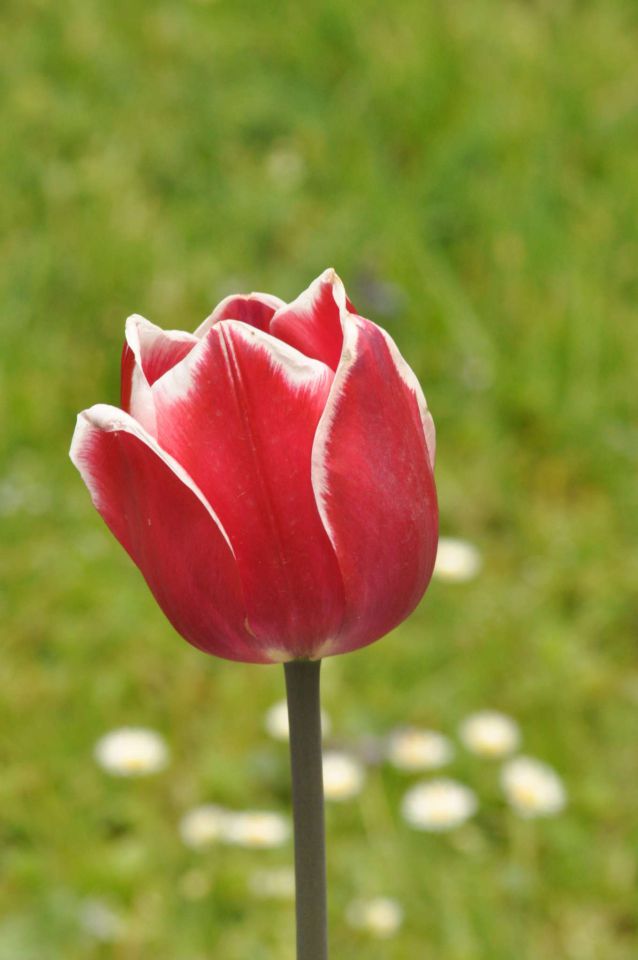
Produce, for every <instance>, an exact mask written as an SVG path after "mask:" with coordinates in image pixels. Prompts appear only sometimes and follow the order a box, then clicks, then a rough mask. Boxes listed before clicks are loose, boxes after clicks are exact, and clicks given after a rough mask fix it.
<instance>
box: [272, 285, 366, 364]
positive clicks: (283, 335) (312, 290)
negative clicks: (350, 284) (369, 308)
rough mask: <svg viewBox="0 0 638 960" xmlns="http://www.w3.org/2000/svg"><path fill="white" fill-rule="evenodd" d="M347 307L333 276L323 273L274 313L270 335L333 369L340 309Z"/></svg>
mask: <svg viewBox="0 0 638 960" xmlns="http://www.w3.org/2000/svg"><path fill="white" fill-rule="evenodd" d="M351 307H352V304H350V302H349V301H348V300H347V299H346V294H345V290H344V288H343V284H342V282H341V280H340V279H339V277H338V276H337V274H336V273H335V272H334V270H332V269H329V270H324V272H323V273H322V274H321V276H320V277H317V279H316V280H314V281H313V282H312V283H311V284H310V286H309V287H308V289H307V290H305V291H304V292H303V293H302V294H301V295H300V296H299V297H297V299H296V300H293V302H292V303H289V304H287V305H286V306H283V307H281V309H280V310H278V311H277V313H276V314H275V315H274V317H273V318H272V320H271V322H270V332H271V333H272V334H273V336H275V337H279V339H280V340H283V341H284V342H285V343H289V344H290V345H291V346H293V347H296V348H297V350H300V351H301V353H305V354H306V356H307V357H314V358H315V359H316V360H322V361H323V362H324V363H326V364H327V365H328V366H329V367H330V368H331V369H332V370H336V369H337V365H338V363H339V358H340V356H341V345H342V343H343V332H342V330H341V310H342V309H350V308H351Z"/></svg>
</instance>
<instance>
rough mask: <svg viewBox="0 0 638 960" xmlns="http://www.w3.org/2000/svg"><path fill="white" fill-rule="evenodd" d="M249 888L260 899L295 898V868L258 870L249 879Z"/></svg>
mask: <svg viewBox="0 0 638 960" xmlns="http://www.w3.org/2000/svg"><path fill="white" fill-rule="evenodd" d="M248 889H249V890H250V892H251V893H252V894H253V896H255V897H258V898H259V899H260V900H294V899H295V873H294V870H292V869H291V868H290V867H273V868H272V869H271V870H256V871H255V872H254V873H253V874H251V876H250V877H249V879H248Z"/></svg>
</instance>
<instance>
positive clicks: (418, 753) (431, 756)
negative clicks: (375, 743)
mask: <svg viewBox="0 0 638 960" xmlns="http://www.w3.org/2000/svg"><path fill="white" fill-rule="evenodd" d="M386 755H387V758H388V760H389V761H390V763H391V764H392V765H393V766H395V767H397V769H399V770H405V771H407V772H410V771H415V770H433V769H435V768H436V767H442V766H444V765H445V764H446V763H449V762H450V760H451V759H452V757H453V756H454V748H453V746H452V744H451V743H450V741H449V740H448V738H447V737H444V736H443V734H442V733H437V732H436V731H435V730H417V729H416V728H414V727H406V728H405V729H403V730H395V731H394V733H392V734H390V737H389V738H388V743H387V750H386Z"/></svg>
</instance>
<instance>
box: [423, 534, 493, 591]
mask: <svg viewBox="0 0 638 960" xmlns="http://www.w3.org/2000/svg"><path fill="white" fill-rule="evenodd" d="M481 565H482V561H481V555H480V553H479V551H478V550H477V548H476V547H475V546H474V545H473V544H471V543H468V542H467V540H459V539H457V538H456V537H441V538H440V539H439V548H438V551H437V554H436V563H435V565H434V576H435V577H437V578H438V579H439V580H447V581H448V582H449V583H463V582H464V581H466V580H472V578H473V577H475V576H476V575H477V573H478V572H479V570H480V569H481Z"/></svg>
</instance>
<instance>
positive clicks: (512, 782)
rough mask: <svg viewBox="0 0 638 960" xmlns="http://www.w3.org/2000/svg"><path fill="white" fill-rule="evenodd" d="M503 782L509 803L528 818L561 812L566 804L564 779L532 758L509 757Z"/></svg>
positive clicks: (503, 773) (503, 772) (502, 774)
mask: <svg viewBox="0 0 638 960" xmlns="http://www.w3.org/2000/svg"><path fill="white" fill-rule="evenodd" d="M501 785H502V787H503V791H504V793H505V796H506V798H507V800H508V801H509V803H510V804H511V805H512V807H514V809H515V810H516V812H517V813H519V814H520V815H521V816H522V817H525V818H531V817H548V816H551V815H552V814H554V813H560V811H561V810H562V809H563V808H564V806H565V804H566V803H567V795H566V793H565V787H564V786H563V781H562V780H561V778H560V777H559V776H558V774H557V773H556V771H555V770H553V769H552V768H551V767H550V766H548V765H547V764H546V763H542V762H541V761H540V760H535V759H534V758H533V757H515V758H514V759H513V760H509V761H508V762H507V763H506V764H505V765H504V767H503V770H502V773H501Z"/></svg>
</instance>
